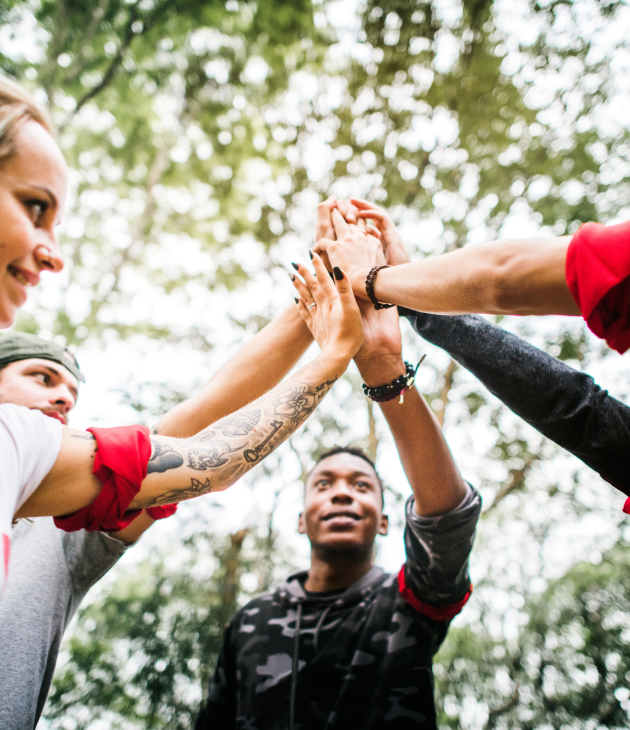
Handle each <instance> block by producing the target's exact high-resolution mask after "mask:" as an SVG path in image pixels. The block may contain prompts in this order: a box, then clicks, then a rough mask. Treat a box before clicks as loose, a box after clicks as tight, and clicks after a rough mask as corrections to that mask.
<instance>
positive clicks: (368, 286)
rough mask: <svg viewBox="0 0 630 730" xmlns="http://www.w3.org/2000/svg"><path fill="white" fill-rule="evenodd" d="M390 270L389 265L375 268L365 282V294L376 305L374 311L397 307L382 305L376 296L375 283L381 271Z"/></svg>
mask: <svg viewBox="0 0 630 730" xmlns="http://www.w3.org/2000/svg"><path fill="white" fill-rule="evenodd" d="M389 268H390V267H389V264H383V265H382V266H374V267H373V268H372V269H370V273H369V274H368V275H367V279H366V280H365V293H366V294H367V295H368V298H369V300H370V301H371V302H372V304H373V305H374V309H389V308H390V307H394V306H396V305H394V304H381V303H380V302H379V301H378V299H377V298H376V296H375V294H374V281H375V279H376V275H377V274H378V272H379V271H380V270H381V269H389Z"/></svg>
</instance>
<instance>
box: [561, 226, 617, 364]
mask: <svg viewBox="0 0 630 730" xmlns="http://www.w3.org/2000/svg"><path fill="white" fill-rule="evenodd" d="M566 277H567V284H568V286H569V289H570V291H571V294H572V295H573V298H574V299H575V302H576V304H577V305H578V307H579V308H580V312H582V316H583V317H584V319H585V320H586V323H587V324H588V326H589V328H590V329H591V330H592V331H593V332H594V333H595V334H596V335H597V336H598V337H601V338H602V339H604V340H606V342H607V343H608V345H609V346H610V347H612V349H613V350H617V352H620V353H624V352H625V351H626V350H628V349H630V223H622V224H620V225H617V226H602V225H600V224H599V223H585V224H584V225H583V226H582V227H581V228H580V229H579V230H578V232H577V233H576V234H575V235H574V236H573V239H572V240H571V243H570V244H569V249H568V251H567V261H566Z"/></svg>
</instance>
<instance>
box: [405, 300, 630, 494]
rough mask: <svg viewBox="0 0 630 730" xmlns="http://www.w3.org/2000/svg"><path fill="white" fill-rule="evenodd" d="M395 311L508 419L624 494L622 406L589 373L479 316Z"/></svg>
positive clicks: (627, 419)
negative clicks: (521, 422) (524, 425)
mask: <svg viewBox="0 0 630 730" xmlns="http://www.w3.org/2000/svg"><path fill="white" fill-rule="evenodd" d="M398 311H399V314H401V315H402V316H405V317H407V318H408V319H409V321H410V322H411V324H412V326H413V328H414V329H415V330H416V332H417V333H418V334H419V335H421V336H422V337H423V338H424V339H425V340H427V342H431V343H432V344H434V345H437V346H438V347H441V348H442V349H443V350H446V352H448V353H449V354H450V355H451V357H452V358H453V359H454V360H456V361H457V362H458V363H459V364H460V365H463V366H464V367H465V368H466V369H467V370H469V371H470V372H471V373H472V374H473V375H475V376H476V377H477V378H479V380H480V381H481V382H482V383H483V384H484V385H485V386H486V388H488V390H489V391H490V392H491V393H493V394H494V395H496V396H497V398H499V399H500V400H502V401H503V402H504V403H505V405H506V406H507V407H508V408H510V410H512V411H514V413H516V415H518V416H520V417H521V418H522V419H523V420H525V421H527V423H529V424H531V425H532V426H533V427H534V428H536V429H538V430H539V431H540V432H541V433H542V434H543V435H544V436H547V438H550V439H551V440H552V441H555V442H556V443H557V444H558V445H559V446H562V447H563V448H565V449H566V450H567V451H570V452H571V453H572V454H574V455H575V456H577V457H578V458H579V459H581V460H582V461H583V462H584V463H585V464H587V465H588V466H590V467H591V469H594V470H595V471H596V472H598V473H599V474H600V475H601V476H602V477H603V478H604V479H605V480H606V481H608V482H610V483H611V484H612V485H613V486H614V487H616V488H617V489H619V490H620V491H621V492H623V493H624V494H627V495H630V408H628V406H626V405H624V404H623V403H620V402H619V401H618V400H616V399H615V398H612V397H611V396H610V395H608V393H607V391H605V390H602V389H601V388H600V387H599V386H598V385H597V384H596V383H595V382H594V380H593V378H592V377H591V376H590V375H586V374H585V373H580V372H578V371H577V370H574V369H573V368H571V367H569V366H568V365H565V364H564V363H563V362H561V361H560V360H557V359H556V358H555V357H552V356H551V355H548V354H547V353H545V352H543V351H542V350H539V349H538V348H536V347H533V346H532V345H529V344H528V343H527V342H524V341H523V340H521V339H520V338H518V337H516V336H515V335H512V334H510V333H508V332H505V331H504V330H502V329H501V328H500V327H496V326H494V325H492V324H490V323H489V322H487V321H486V320H485V319H483V318H482V317H478V316H474V315H463V316H458V317H451V316H443V315H437V314H425V313H422V312H414V311H412V310H409V309H403V308H399V310H398Z"/></svg>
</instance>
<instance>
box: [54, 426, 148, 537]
mask: <svg viewBox="0 0 630 730" xmlns="http://www.w3.org/2000/svg"><path fill="white" fill-rule="evenodd" d="M88 431H90V432H91V433H92V434H94V437H95V439H96V445H97V450H96V454H95V456H94V467H93V468H92V473H93V474H94V475H95V476H96V477H97V479H98V480H99V481H100V482H101V483H102V485H103V488H102V489H101V491H100V492H99V494H98V497H97V498H96V499H95V500H94V501H93V502H92V504H89V505H88V506H87V507H84V508H83V509H80V510H79V511H78V512H74V513H73V514H71V515H68V516H67V517H55V518H54V519H55V525H57V527H59V528H60V529H62V530H65V531H66V532H74V531H75V530H87V531H88V532H92V531H95V530H103V531H104V532H117V531H118V530H124V529H125V527H128V526H129V525H130V524H131V523H132V522H133V521H134V520H135V519H136V517H138V515H140V514H141V513H142V510H141V509H134V510H127V507H129V505H130V504H131V502H132V501H133V498H134V497H135V496H136V494H138V492H139V491H140V487H141V486H142V482H143V480H144V478H145V477H146V475H147V464H148V463H149V458H150V457H151V440H150V438H149V429H148V428H147V427H146V426H123V427H121V428H88Z"/></svg>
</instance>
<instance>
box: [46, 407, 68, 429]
mask: <svg viewBox="0 0 630 730" xmlns="http://www.w3.org/2000/svg"><path fill="white" fill-rule="evenodd" d="M42 413H43V414H44V415H45V416H48V418H54V419H56V420H57V421H59V422H60V423H61V424H63V425H64V426H65V425H66V424H67V423H68V421H67V420H66V417H65V416H64V415H63V413H59V411H42Z"/></svg>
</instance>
